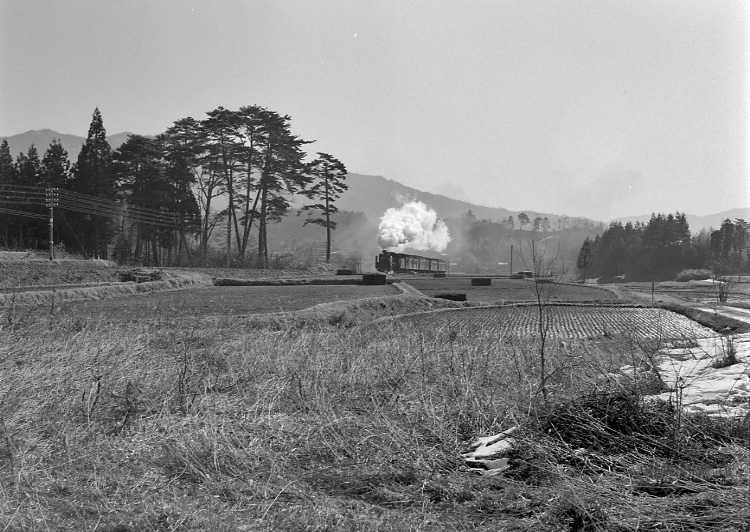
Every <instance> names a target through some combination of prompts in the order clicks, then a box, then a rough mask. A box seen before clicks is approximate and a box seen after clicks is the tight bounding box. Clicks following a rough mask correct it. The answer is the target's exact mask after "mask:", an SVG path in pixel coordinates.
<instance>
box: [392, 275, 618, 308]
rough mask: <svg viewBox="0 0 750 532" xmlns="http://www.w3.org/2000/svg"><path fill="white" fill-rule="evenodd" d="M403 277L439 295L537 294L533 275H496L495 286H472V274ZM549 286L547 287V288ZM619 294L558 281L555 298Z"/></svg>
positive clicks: (478, 299) (512, 297) (493, 297)
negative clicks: (512, 277)
mask: <svg viewBox="0 0 750 532" xmlns="http://www.w3.org/2000/svg"><path fill="white" fill-rule="evenodd" d="M402 280H403V281H404V282H406V283H408V284H409V285H411V286H413V287H414V288H416V289H417V290H419V291H420V292H422V293H423V294H425V295H427V296H430V297H435V295H437V294H439V293H441V292H464V293H466V299H467V301H472V302H475V303H499V302H504V301H531V300H533V299H534V298H535V293H534V281H533V280H532V279H529V280H526V279H492V285H491V286H471V277H446V278H443V279H440V278H431V277H413V278H410V277H403V278H402ZM545 289H547V288H545ZM617 299H618V298H617V296H616V295H615V294H613V293H612V292H610V291H609V290H606V289H604V288H599V287H594V286H586V285H574V284H555V285H554V288H553V293H552V297H551V300H552V301H615V300H617Z"/></svg>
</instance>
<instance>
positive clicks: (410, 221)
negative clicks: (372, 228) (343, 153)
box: [378, 201, 451, 251]
mask: <svg viewBox="0 0 750 532" xmlns="http://www.w3.org/2000/svg"><path fill="white" fill-rule="evenodd" d="M450 240H451V237H450V234H449V233H448V227H447V226H446V225H445V222H443V221H442V220H438V217H437V213H436V212H435V211H434V210H433V209H431V208H430V207H428V206H427V205H425V204H424V203H422V202H421V201H410V202H408V203H405V204H404V205H402V206H401V207H399V208H395V207H391V208H390V209H388V210H387V211H385V214H383V216H382V217H381V218H380V225H379V226H378V245H379V246H380V247H381V248H382V249H389V250H391V251H403V250H404V249H406V248H407V247H409V248H412V249H417V250H428V249H429V250H433V251H443V250H444V249H445V248H446V246H448V242H450Z"/></svg>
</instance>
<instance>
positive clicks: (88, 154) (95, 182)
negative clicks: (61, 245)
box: [73, 108, 116, 259]
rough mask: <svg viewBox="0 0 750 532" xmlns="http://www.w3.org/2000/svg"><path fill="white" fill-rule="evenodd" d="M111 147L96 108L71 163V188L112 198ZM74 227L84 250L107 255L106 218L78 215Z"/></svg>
mask: <svg viewBox="0 0 750 532" xmlns="http://www.w3.org/2000/svg"><path fill="white" fill-rule="evenodd" d="M111 163H112V148H111V147H110V145H109V142H107V132H106V130H105V129H104V124H103V121H102V115H101V113H100V112H99V108H96V109H95V110H94V115H93V117H92V118H91V125H90V126H89V132H88V136H87V137H86V142H85V143H84V144H83V147H82V148H81V153H79V154H78V162H77V163H76V166H75V172H74V173H75V179H74V181H73V189H74V190H75V191H76V192H79V193H81V194H88V195H91V196H96V197H98V198H102V199H108V200H112V199H114V198H115V193H116V189H115V178H114V175H113V173H112V169H111ZM78 221H79V223H78V224H76V226H75V228H74V231H75V232H76V233H78V239H79V240H80V242H81V243H82V244H83V247H84V249H83V250H82V251H83V252H84V253H86V254H88V255H90V256H92V257H95V258H102V259H106V258H107V244H108V241H109V237H110V236H111V235H110V233H111V227H112V222H111V220H110V219H109V218H106V217H102V216H96V215H87V216H86V217H83V218H82V219H80V218H79V220H78Z"/></svg>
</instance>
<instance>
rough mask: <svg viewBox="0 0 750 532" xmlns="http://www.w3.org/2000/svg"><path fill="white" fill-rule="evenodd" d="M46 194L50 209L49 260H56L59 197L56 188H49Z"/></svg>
mask: <svg viewBox="0 0 750 532" xmlns="http://www.w3.org/2000/svg"><path fill="white" fill-rule="evenodd" d="M46 192H47V194H46V197H47V201H46V204H47V208H49V260H55V243H54V239H55V207H57V202H58V200H59V196H58V195H57V193H58V190H57V189H56V188H48V189H47V191H46Z"/></svg>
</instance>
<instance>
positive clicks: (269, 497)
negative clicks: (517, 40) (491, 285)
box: [0, 286, 750, 532]
mask: <svg viewBox="0 0 750 532" xmlns="http://www.w3.org/2000/svg"><path fill="white" fill-rule="evenodd" d="M248 288H257V287H248ZM267 288H268V289H269V291H268V292H266V294H267V295H266V296H265V297H268V298H273V297H276V298H277V300H278V298H281V297H282V296H280V295H279V294H286V292H283V291H279V290H278V289H279V288H284V289H287V288H288V289H291V290H292V291H291V292H289V293H290V294H292V296H290V297H288V298H287V299H282V300H281V301H282V303H283V305H286V307H285V308H286V310H287V312H283V313H281V314H278V313H273V314H262V313H259V310H260V309H259V308H258V307H255V308H256V311H253V310H252V308H253V305H254V304H256V303H257V302H256V303H253V299H254V298H253V297H251V296H250V295H249V294H251V292H248V291H243V290H242V289H237V288H222V290H230V291H228V292H222V293H223V294H224V295H225V296H226V299H221V298H219V297H218V296H215V297H214V301H213V302H210V303H209V302H208V301H207V296H206V294H218V293H219V292H212V291H210V290H209V291H206V292H200V290H205V289H194V290H183V291H175V292H165V293H162V294H159V296H160V298H161V299H160V298H159V297H156V295H153V297H154V298H155V299H149V298H151V297H152V296H151V295H149V296H145V295H138V296H133V297H123V298H118V299H112V300H103V301H97V302H88V303H85V304H84V303H76V304H75V305H72V306H70V307H68V308H67V309H63V310H62V311H60V312H57V311H51V309H50V307H49V306H47V305H43V306H40V308H38V309H36V310H35V311H34V312H27V313H25V314H23V315H20V314H18V313H17V309H11V308H4V309H2V315H0V320H1V321H2V328H1V329H0V376H1V378H0V530H4V531H8V532H11V531H12V532H16V531H26V530H39V531H48V530H85V531H89V530H91V531H101V532H136V531H159V532H165V531H205V530H209V531H257V530H269V531H270V530H282V531H299V530H321V531H322V530H334V531H351V530H362V531H442V530H453V531H459V530H480V531H497V530H515V531H528V532H531V531H550V532H552V531H555V532H556V531H572V532H583V531H587V532H588V531H599V530H601V531H611V532H615V531H616V532H630V531H632V532H636V531H665V532H666V531H670V532H672V531H696V530H697V531H713V530H716V531H735V532H739V531H747V530H748V529H747V523H748V522H750V509H749V508H750V506H748V500H749V499H748V497H749V496H750V486H749V482H748V481H749V479H750V465H749V464H750V427H748V422H747V420H744V421H742V420H733V421H728V420H718V419H711V418H694V417H686V416H683V415H681V413H680V410H679V408H678V407H679V400H678V399H679V397H678V396H677V395H676V394H674V400H673V401H671V402H669V403H659V402H654V401H649V400H646V398H645V397H644V396H643V395H642V393H643V392H642V391H641V390H640V388H639V386H638V385H637V384H635V383H634V384H633V386H632V387H631V386H627V387H621V388H617V389H612V388H611V387H609V386H608V385H607V384H606V382H605V381H602V376H606V375H608V374H611V373H617V372H618V369H619V368H620V367H621V366H623V365H624V364H630V365H633V366H638V367H646V365H647V364H648V363H649V361H650V357H651V356H653V354H654V351H653V347H654V343H653V342H650V343H649V342H639V341H637V340H638V339H634V338H626V337H622V338H620V337H614V336H611V335H610V336H606V335H600V336H596V337H594V338H585V337H580V338H576V339H572V340H568V341H566V342H565V344H564V345H562V344H559V343H557V342H555V343H553V344H550V345H548V346H547V350H546V352H545V361H546V371H547V373H546V375H545V376H546V379H545V388H544V390H545V392H546V393H542V389H541V388H540V371H541V365H540V345H539V343H538V342H537V341H536V339H535V338H534V337H527V338H520V337H518V336H515V335H514V336H507V337H506V336H503V335H502V334H499V333H498V332H497V331H494V330H491V329H482V331H483V332H480V333H477V332H476V331H467V332H460V331H459V332H457V331H455V330H451V329H450V328H444V327H442V326H436V325H435V324H434V323H430V322H428V321H424V322H420V321H408V320H387V321H381V322H378V323H374V324H373V323H372V322H373V319H374V318H377V317H382V316H390V315H404V314H410V313H414V312H417V311H427V310H435V309H439V308H456V307H460V306H466V305H465V304H464V305H462V304H461V303H454V302H450V301H438V300H432V299H428V298H419V297H414V296H408V295H386V294H388V293H392V292H389V291H390V290H393V289H392V288H388V287H371V288H367V290H382V291H384V292H383V293H377V292H375V293H373V292H367V291H360V292H356V289H365V288H366V287H356V286H354V287H346V288H344V287H331V286H325V287H307V286H305V287H267ZM271 288H273V289H274V290H270V289H271ZM308 288H313V289H315V290H318V289H320V290H322V291H323V292H318V291H308V292H305V291H304V290H300V289H305V290H306V289H308ZM339 288H342V289H345V290H350V289H351V290H353V291H354V292H351V293H350V292H338V293H334V292H331V291H332V290H338V289H339ZM235 290H236V291H235ZM201 294H203V295H201ZM230 294H232V295H230ZM257 294H258V292H256V295H257ZM295 294H296V295H295ZM365 294H366V295H368V296H369V297H365V298H364V299H360V297H359V296H362V295H365ZM235 295H236V296H235ZM333 295H335V296H337V297H336V298H335V299H334V298H333ZM144 298H145V299H144ZM255 299H258V298H255ZM144 301H150V302H151V303H148V304H144V303H143V302H144ZM323 301H328V302H327V303H322V302H323ZM154 302H157V303H154ZM295 302H296V303H295ZM313 303H322V304H320V305H316V306H312V307H310V308H307V309H303V310H297V311H292V310H291V308H300V307H302V306H305V305H308V304H313ZM257 304H258V305H260V303H257ZM264 304H265V303H264ZM78 305H80V306H78ZM98 305H101V306H98ZM108 305H111V306H108ZM149 305H151V306H149ZM295 305H296V306H295ZM87 306H90V307H89V308H90V309H92V310H91V315H92V316H94V315H98V316H99V317H101V318H102V319H83V318H84V317H85V316H86V312H88V311H87V310H85V309H86V307H87ZM222 306H224V307H225V309H226V310H225V312H222V310H221V309H222ZM265 308H266V309H267V310H269V311H270V310H274V309H276V308H278V307H277V306H274V303H269V304H268V306H267V307H265ZM97 309H98V310H97ZM465 312H468V313H472V312H479V311H475V310H469V311H465ZM442 314H444V315H446V316H448V315H451V314H454V313H453V312H448V311H446V312H443V313H442ZM460 314H461V313H455V315H456V316H459V315H460ZM178 315H179V316H182V315H187V316H189V317H188V318H185V319H182V318H175V316H178ZM435 315H437V314H435ZM467 315H469V314H467ZM118 316H122V317H124V316H128V319H119V318H117V317H118ZM160 316H161V318H160ZM107 318H110V319H107ZM365 325H367V326H365ZM511 428H515V429H516V431H515V432H514V433H513V443H512V449H511V450H510V452H509V453H508V454H506V455H505V457H504V458H503V459H507V461H508V462H507V465H508V468H507V469H506V470H504V471H503V470H497V471H495V473H499V474H493V475H490V474H487V475H479V474H477V473H475V472H472V471H470V470H469V469H468V467H467V464H466V463H465V462H464V459H463V457H462V453H465V452H466V451H467V450H468V449H469V448H470V444H471V442H472V441H474V440H475V439H476V438H477V437H478V436H486V435H491V434H495V433H497V432H499V431H502V430H506V429H511ZM487 471H490V470H487Z"/></svg>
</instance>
